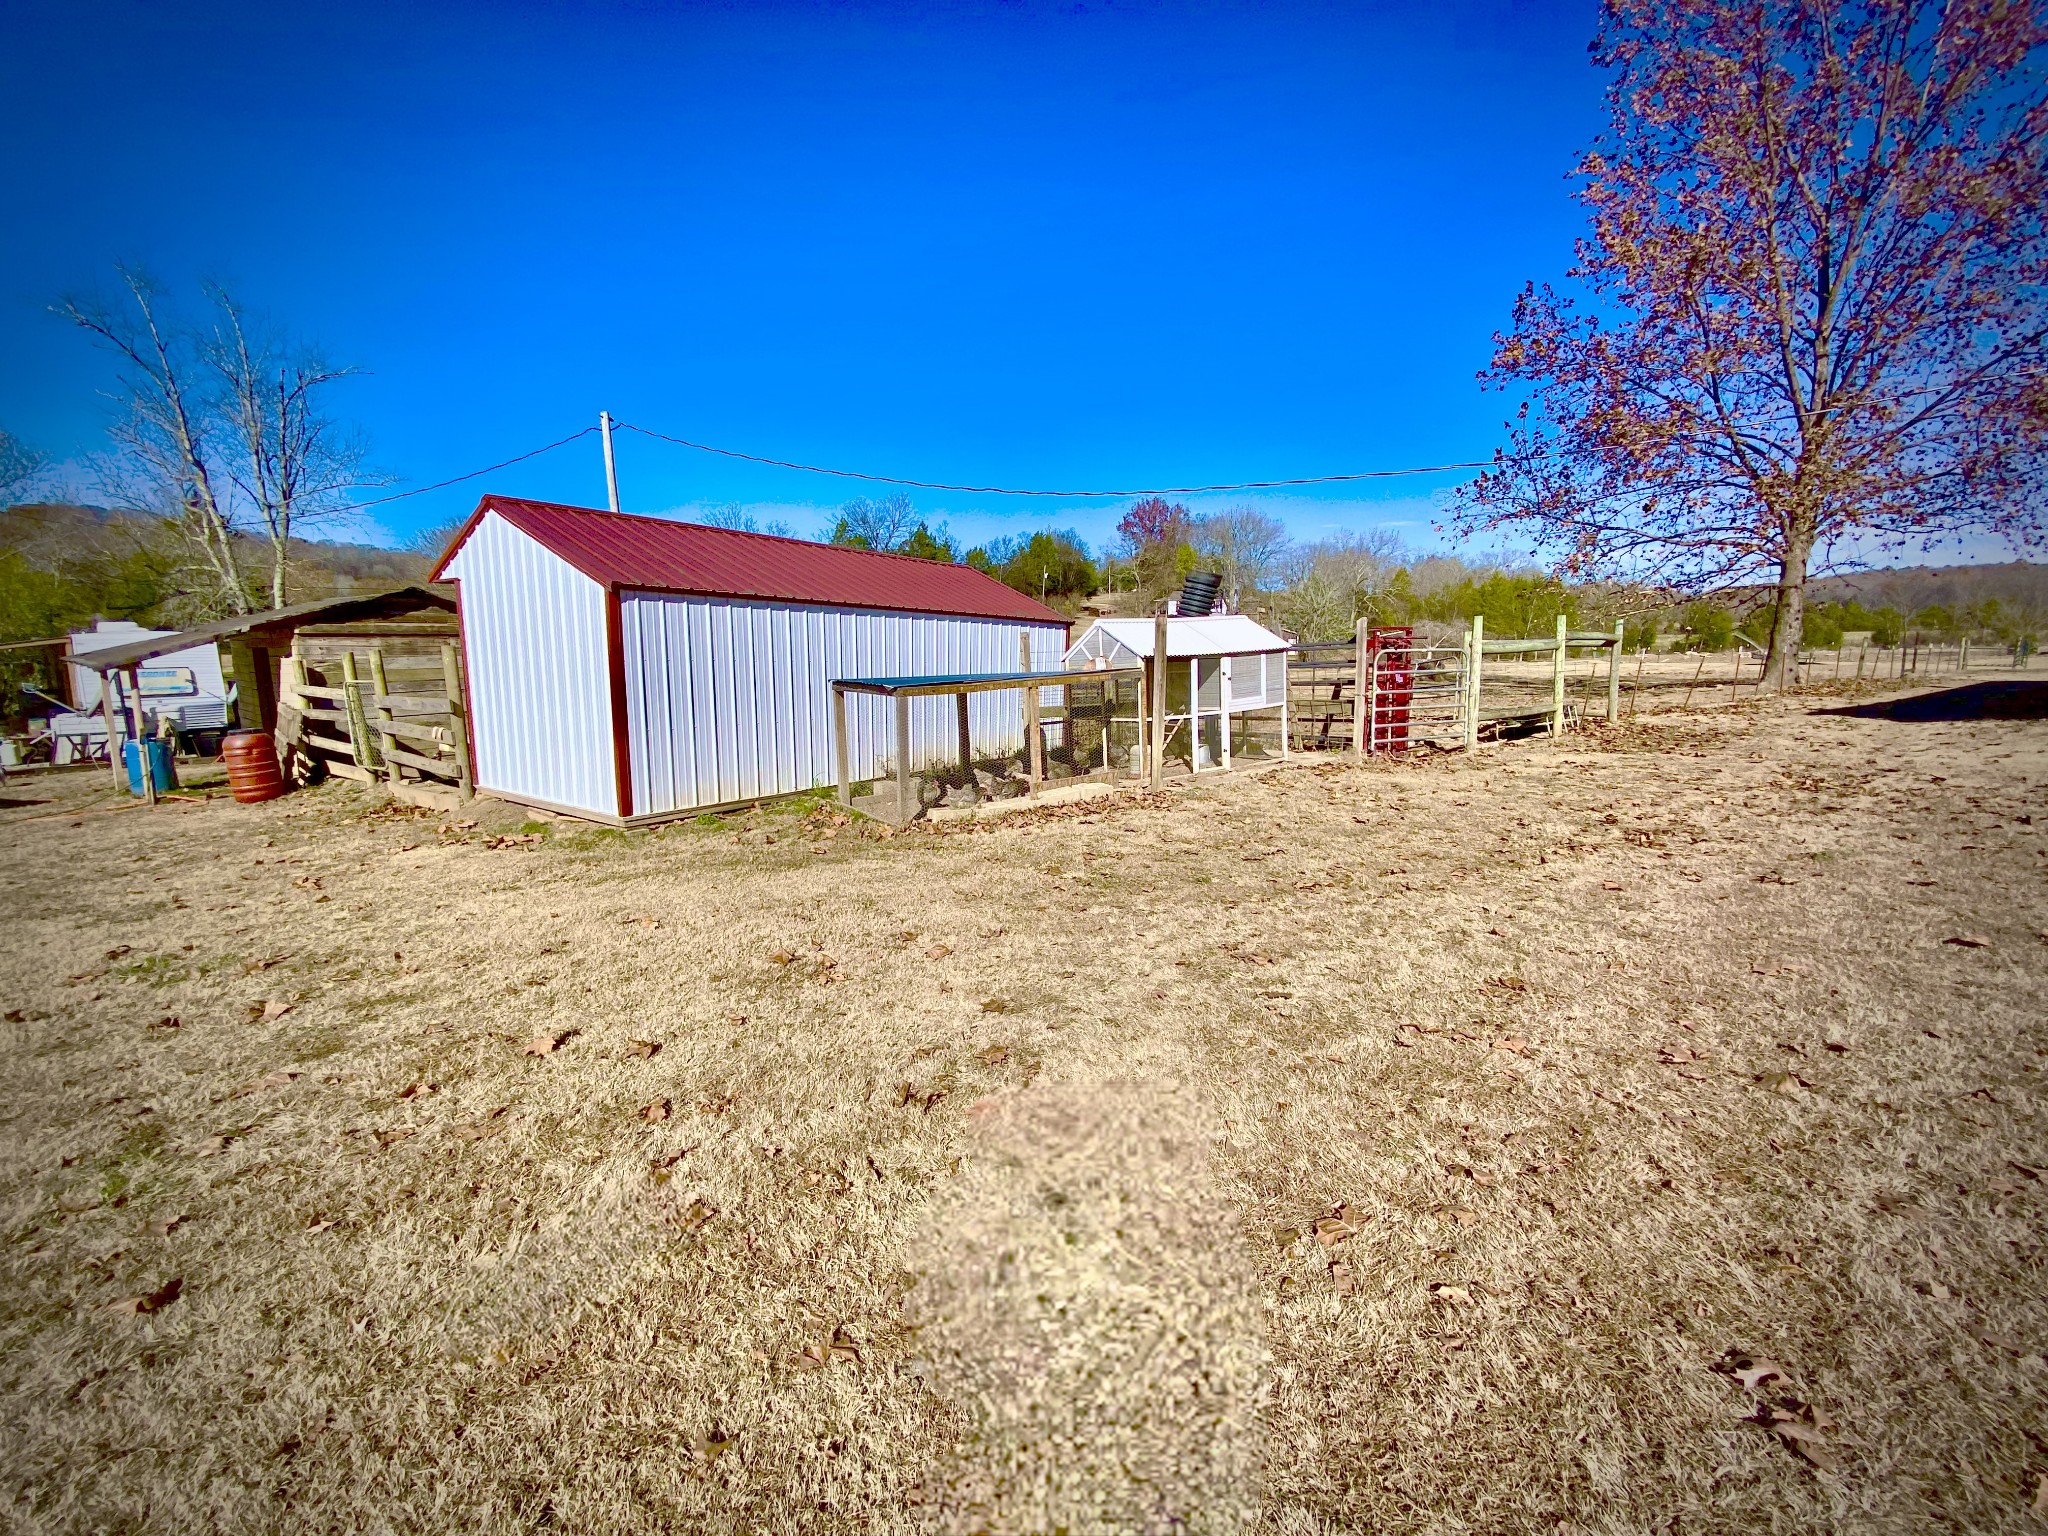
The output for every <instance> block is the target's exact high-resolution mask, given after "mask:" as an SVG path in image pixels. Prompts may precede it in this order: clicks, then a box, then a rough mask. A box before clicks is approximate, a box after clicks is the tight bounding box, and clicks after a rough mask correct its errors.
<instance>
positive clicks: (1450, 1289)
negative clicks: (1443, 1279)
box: [1429, 1283, 1472, 1304]
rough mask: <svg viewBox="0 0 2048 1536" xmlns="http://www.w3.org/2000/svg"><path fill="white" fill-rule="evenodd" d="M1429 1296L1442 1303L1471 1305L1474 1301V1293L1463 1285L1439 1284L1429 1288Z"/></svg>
mask: <svg viewBox="0 0 2048 1536" xmlns="http://www.w3.org/2000/svg"><path fill="white" fill-rule="evenodd" d="M1429 1294H1430V1295H1432V1296H1434V1297H1435V1298H1436V1299H1437V1300H1438V1301H1442V1302H1453V1301H1462V1302H1465V1303H1467V1304H1469V1303H1470V1302H1471V1300H1472V1293H1471V1292H1470V1291H1468V1290H1466V1289H1465V1287H1464V1286H1462V1285H1444V1284H1441V1283H1438V1284H1435V1285H1432V1286H1431V1287H1430V1288H1429Z"/></svg>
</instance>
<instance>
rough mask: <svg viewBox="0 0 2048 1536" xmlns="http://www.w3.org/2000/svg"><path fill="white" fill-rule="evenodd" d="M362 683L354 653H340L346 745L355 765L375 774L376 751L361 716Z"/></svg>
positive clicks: (366, 724)
mask: <svg viewBox="0 0 2048 1536" xmlns="http://www.w3.org/2000/svg"><path fill="white" fill-rule="evenodd" d="M361 689H362V684H361V682H360V680H359V679H358V678H357V676H356V653H355V652H354V651H343V652H342V653H341V712H342V713H343V714H344V715H346V716H347V717H348V746H349V751H350V753H351V754H352V755H353V756H354V757H355V760H356V766H357V767H358V768H360V769H362V770H363V772H365V773H367V774H370V775H373V776H374V775H375V774H376V772H377V752H376V749H375V748H374V747H372V746H371V745H370V722H369V721H368V720H367V719H365V718H364V716H363V695H362V691H361Z"/></svg>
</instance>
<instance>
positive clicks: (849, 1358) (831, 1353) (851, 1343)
mask: <svg viewBox="0 0 2048 1536" xmlns="http://www.w3.org/2000/svg"><path fill="white" fill-rule="evenodd" d="M827 1355H828V1357H829V1358H830V1359H833V1360H838V1361H841V1362H842V1363H844V1364H847V1365H859V1364H860V1345H859V1344H858V1343H857V1342H856V1341H855V1339H854V1337H853V1335H852V1334H850V1333H848V1332H847V1331H846V1330H845V1329H844V1328H843V1327H842V1328H834V1329H833V1330H832V1343H831V1345H830V1347H829V1348H828V1350H827Z"/></svg>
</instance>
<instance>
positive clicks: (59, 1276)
mask: <svg viewBox="0 0 2048 1536" xmlns="http://www.w3.org/2000/svg"><path fill="white" fill-rule="evenodd" d="M1632 661H1633V658H1631V663H1632ZM1696 664H1697V663H1696V660H1695V659H1694V658H1664V659H1653V660H1652V661H1651V662H1650V663H1649V664H1648V665H1649V667H1651V668H1654V669H1655V675H1656V676H1657V677H1658V679H1659V680H1660V682H1663V681H1665V680H1667V679H1669V676H1670V674H1671V673H1672V672H1673V671H1674V670H1675V669H1676V668H1677V667H1679V666H1681V665H1682V666H1685V667H1692V666H1695V665H1696ZM1583 670H1584V668H1583V667H1582V666H1581V667H1577V668H1575V673H1576V672H1579V671H1583ZM1986 676H1989V674H1988V673H1987V674H1986ZM2036 686H2048V685H2041V684H2037V685H2036ZM1672 687H1674V688H1679V689H1682V687H1683V682H1682V680H1677V681H1674V682H1672ZM1659 691H1660V694H1662V695H1663V699H1664V702H1667V703H1673V704H1675V703H1676V702H1677V701H1678V700H1677V697H1674V696H1673V695H1672V694H1671V692H1670V690H1669V689H1664V688H1660V690H1659ZM1721 693H1722V697H1721V698H1719V699H1715V700H1703V699H1698V698H1696V699H1695V701H1694V704H1695V707H1694V708H1693V709H1691V710H1689V711H1676V710H1670V709H1666V710H1665V711H1664V712H1662V713H1656V714H1642V715H1639V716H1638V718H1637V719H1636V720H1634V721H1633V722H1624V723H1623V724H1622V725H1621V726H1619V727H1604V726H1600V725H1597V724H1596V725H1593V726H1591V727H1589V728H1587V729H1585V730H1583V731H1581V732H1577V733H1575V734H1573V735H1571V736H1569V737H1568V738H1566V739H1565V740H1564V741H1562V742H1559V743H1550V742H1548V741H1542V740H1538V741H1532V742H1525V743H1518V744H1512V745H1505V746H1500V747H1496V748H1490V749H1488V750H1486V751H1484V752H1482V753H1481V754H1480V755H1479V756H1478V757H1477V758H1476V759H1472V760H1468V759H1466V758H1465V757H1463V756H1462V755H1441V756H1439V755H1429V754H1416V755H1415V756H1414V757H1413V758H1412V759H1410V760H1408V761H1405V762H1399V763H1392V764H1389V763H1375V764H1373V765H1371V766H1368V767H1364V768H1357V767H1353V766H1351V765H1349V764H1348V763H1347V762H1344V761H1342V760H1336V761H1323V760H1317V759H1315V758H1307V759H1296V760H1295V761H1294V762H1293V763H1292V764H1290V765H1287V766H1282V767H1269V768H1265V769H1261V770H1259V771H1256V772H1248V773H1244V774H1240V775H1237V776H1234V777H1231V778H1229V779H1211V780H1207V781H1203V782H1200V783H1198V784H1197V785H1195V786H1194V787H1191V788H1190V787H1182V788H1176V789H1173V790H1171V791H1169V792H1168V793H1166V794H1164V795H1161V796H1156V797H1153V796H1133V797H1131V798H1129V799H1126V800H1123V801H1120V802H1117V803H1115V804H1114V805H1113V806H1111V807H1109V808H1106V809H1105V808H1103V807H1101V806H1099V805H1098V806H1069V807H1064V808H1061V809H1058V810H1042V811H1033V812H1027V813H1024V814H1023V815H1020V816H1018V817H1015V818H1010V819H1007V820H999V821H996V822H991V823H984V824H978V825H966V826H955V827H950V828H947V829H944V830H932V829H929V828H926V829H919V830H914V831H912V832H909V833H906V834H903V835H900V836H895V837H889V838H884V837H882V836H880V835H878V834H877V833H876V832H874V831H872V830H867V829H863V827H862V826H860V825H859V824H851V825H841V824H840V818H839V817H838V816H837V815H836V813H835V812H833V811H832V810H831V808H830V807H827V806H820V805H810V806H798V807H786V808H783V809H780V810H774V811H763V812H757V813H753V814H749V815H742V816H736V817H727V818H716V819H707V821H706V822H705V823H702V824H699V823H685V824H682V825H679V826H674V827H671V828H668V829H666V830H662V831H658V832H637V833H630V834H622V833H616V832H609V831H597V830H591V829H578V828H575V827H572V826H570V825H569V824H566V823H556V824H553V825H551V826H549V827H547V828H545V829H544V830H542V831H540V832H539V834H538V835H535V834H534V833H533V832H522V831H521V821H520V814H521V813H517V812H508V811H507V809H506V808H504V807H489V806H480V809H479V811H478V813H477V815H478V819H479V820H480V821H481V822H482V824H481V825H476V826H465V825H458V824H456V823H454V822H452V821H450V820H448V819H445V818H441V817H438V816H435V815H431V814H427V813H417V814H415V813H413V812H409V811H401V810H394V809H391V808H387V807H382V806H379V805H377V804H375V803H374V801H373V799H372V798H371V797H369V796H368V795H367V794H366V793H365V792H364V791H362V790H361V789H359V788H357V787H355V786H350V785H339V784H337V785H330V786H327V787H324V788H322V789H320V790H317V791H311V792H304V793H301V794H298V795H294V796H292V797H289V798H287V799H286V800H283V801H279V802H276V803H274V804H272V805H268V806H262V807H238V806H235V805H232V804H231V803H227V802H225V801H224V800H219V799H214V800H210V801H208V802H206V803H204V804H175V805H171V806H167V807H165V808H163V809H161V810H159V811H157V812H153V813H152V812H147V811H143V810H139V809H133V808H125V806H124V802H122V801H120V800H119V799H117V798H116V797H114V796H112V795H111V794H110V793H109V792H108V789H107V785H106V781H105V779H104V778H103V777H96V776H93V775H89V774H67V775H61V776H57V777H53V778H45V779H34V778H27V777H22V778H16V779H14V780H12V781H10V782H9V783H8V784H6V785H4V786H0V838H4V846H5V848H6V852H7V863H6V877H5V880H6V883H5V890H4V895H0V921H4V923H5V932H6V934H7V944H6V959H5V961H4V971H0V978H4V980H0V1008H4V1010H6V1014H5V1018H6V1021H5V1023H4V1024H0V1031H4V1035H0V1038H4V1040H5V1044H6V1059H7V1062H8V1066H9V1070H8V1071H7V1073H6V1074H5V1077H4V1081H0V1145H4V1148H5V1161H4V1167H0V1216H4V1221H5V1231H4V1243H0V1466H4V1469H5V1470H4V1485H0V1486H4V1489H5V1497H4V1500H0V1509H4V1525H5V1528H6V1529H9V1530H17V1531H39V1532H40V1531H50V1532H85V1531H99V1530H120V1531H163V1532H188V1531H199V1530H221V1531H231V1532H245V1531H246V1532H256V1531H322V1532H327V1531H336V1532H340V1531H348V1532H354V1531H361V1532H373V1531H421V1532H442V1531H447V1532H454V1531H465V1532H469V1531H475V1532H482V1531H489V1532H498V1531H518V1530H542V1529H556V1530H567V1531H578V1532H609V1531H648V1532H654V1531H679V1530H707V1531H728V1530H729V1531H773V1532H796V1531H847V1532H853V1531H874V1530H905V1531H909V1530H939V1531H963V1532H966V1531H984V1530H985V1531H1003V1532H1009V1531H1017V1532H1023V1531H1039V1530H1049V1529H1054V1528H1064V1529H1069V1530H1073V1531H1089V1532H1094V1531H1117V1532H1122V1531H1159V1532H1168V1531H1240V1530H1261V1531H1272V1532H1283V1533H1309V1532H1325V1531H1338V1530H1345V1531H1350V1530H1357V1531H1392V1530H1425V1531H1432V1532H1462V1531H1474V1532H1477V1531H1486V1532H1495V1531H1540V1532H1545V1533H1555V1532H1614V1533H1622V1532H1631V1533H1633V1532H1642V1531H1649V1530H1673V1531H1685V1532H1702V1531H1730V1532H1733V1531H1752V1530H1779V1531H1792V1530H1802V1531H1803V1530H1814V1531H1819V1530H1859V1531H1861V1530H1887V1531H1900V1532H1906V1531H1924V1530H1969V1531H2012V1532H2021V1531H2031V1530H2038V1529H2039V1521H2038V1519H2037V1517H2035V1516H2034V1515H2032V1514H2030V1513H2029V1507H2030V1505H2032V1504H2033V1503H2034V1502H2035V1501H2036V1498H2037V1488H2038V1487H2039V1486H2040V1484H2039V1481H2038V1480H2039V1479H2040V1478H2041V1477H2042V1476H2043V1475H2044V1474H2048V1440H2044V1439H2043V1438H2042V1435H2043V1433H2044V1429H2043V1426H2044V1422H2048V1421H2044V1417H2043V1414H2044V1408H2048V1361H2044V1358H2043V1354H2042V1351H2043V1350H2044V1348H2048V1285H2044V1279H2043V1266H2044V1261H2048V1246H2044V1242H2048V1226H2044V1214H2048V1145H2044V1135H2043V1130H2042V1112H2043V1109H2044V1104H2043V1092H2042V1082H2041V1075H2042V1067H2043V1062H2044V1060H2048V1011H2044V1009H2043V1007H2042V1002H2041V999H2042V997H2043V996H2044V992H2048V988H2044V982H2048V879H2044V867H2043V866H2044V862H2048V721H2043V720H2039V719H2006V718H1990V719H1943V718H1938V717H1939V716H1940V715H1942V714H1943V713H1944V707H1942V706H1939V705H1932V706H1930V705H1922V706H1921V707H1920V709H1919V713H1921V714H1923V715H1925V714H1932V715H1935V716H1936V717H1937V718H1933V719H1918V720H1913V719H1898V718H1891V717H1890V716H1888V715H1887V714H1886V713H1884V712H1882V711H1873V712H1866V713H1861V714H1858V713H1832V712H1830V711H1833V710H1837V709H1843V708H1853V707H1855V706H1857V705H1858V704H1859V703H1867V702H1868V701H1870V700H1873V699H1877V698H1880V697H1883V696H1881V695H1878V694H1877V693H1876V692H1875V691H1874V690H1863V691H1860V692H1859V691H1857V690H1853V689H1847V688H1844V689H1839V690H1831V691H1827V692H1824V693H1817V694H1813V695H1803V696H1799V697H1796V698H1793V699H1789V700H1766V701H1763V702H1760V703H1759V702H1753V701H1750V700H1749V699H1748V698H1747V697H1746V696H1745V698H1744V700H1743V701H1742V702H1741V703H1739V704H1736V705H1735V706H1734V707H1732V708H1731V707H1727V702H1728V701H1727V695H1728V693H1729V689H1728V687H1727V682H1726V677H1725V674H1724V677H1723V680H1722V688H1721ZM1999 697H2001V698H2004V697H2006V696H2004V695H2000V696H1999ZM2021 702H2024V701H2021ZM1708 703H1712V704H1713V705H1714V706H1715V707H1712V708H1707V707H1704V706H1705V705H1706V704H1708ZM1985 712H1986V711H1985V710H1984V709H1979V710H1977V711H1975V713H1978V714H1982V713H1985ZM1989 712H1990V713H1992V714H1994V715H1997V714H2015V715H2017V714H2024V713H2025V710H2024V709H2023V708H2020V707H2017V706H2014V707H2008V706H2007V705H2006V704H1998V705H1997V706H1996V707H1995V708H1992V709H1991V710H1990V711H1989ZM1956 713H1970V712H1969V711H1956ZM1774 1415H1775V1417H1774Z"/></svg>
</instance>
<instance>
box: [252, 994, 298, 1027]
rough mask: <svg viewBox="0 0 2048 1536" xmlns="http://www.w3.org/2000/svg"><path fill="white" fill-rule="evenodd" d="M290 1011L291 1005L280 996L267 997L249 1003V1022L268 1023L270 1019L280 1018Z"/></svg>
mask: <svg viewBox="0 0 2048 1536" xmlns="http://www.w3.org/2000/svg"><path fill="white" fill-rule="evenodd" d="M291 1011H292V1005H291V1004H290V1003H287V1002H285V1001H284V1000H283V999H281V998H275V997H273V998H267V999H265V1000H264V1001H262V1002H256V1003H251V1004H250V1005H249V1022H250V1023H252V1024H268V1023H269V1022H270V1021H271V1020H272V1019H281V1018H283V1017H284V1016H285V1015H286V1014H288V1013H290V1012H291Z"/></svg>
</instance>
